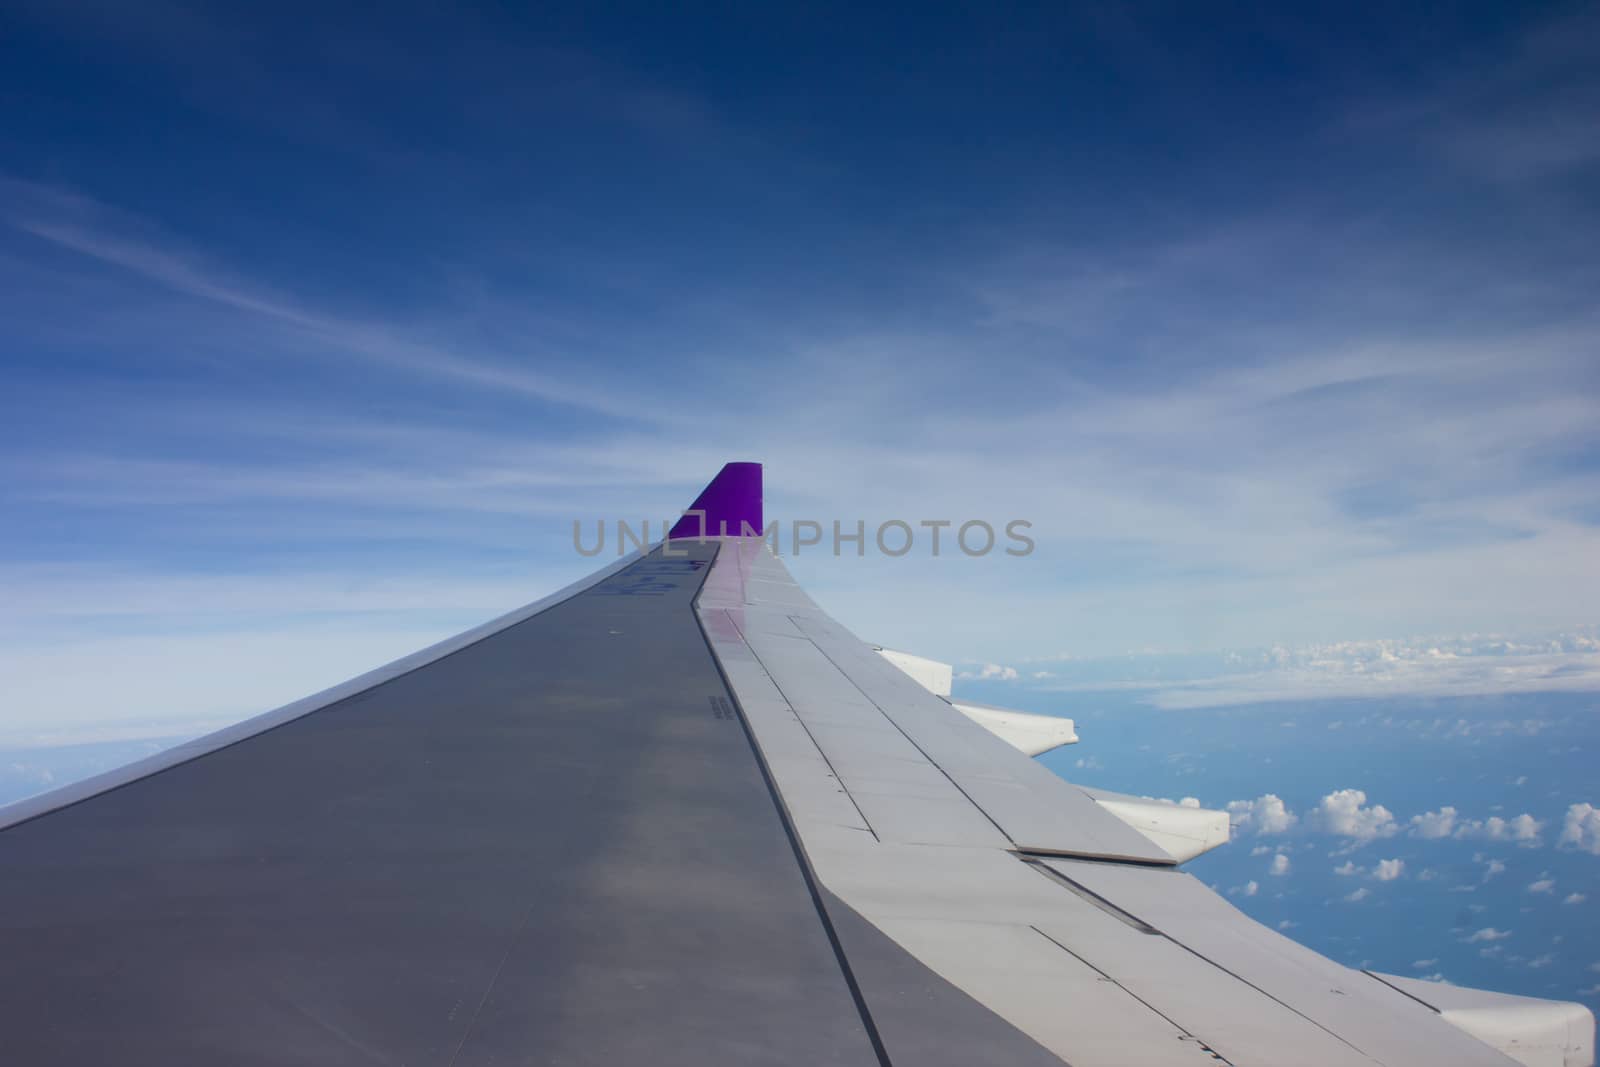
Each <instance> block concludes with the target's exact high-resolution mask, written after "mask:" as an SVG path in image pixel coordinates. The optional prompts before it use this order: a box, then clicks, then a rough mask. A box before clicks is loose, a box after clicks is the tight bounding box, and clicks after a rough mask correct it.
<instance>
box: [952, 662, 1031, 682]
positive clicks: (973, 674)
mask: <svg viewBox="0 0 1600 1067" xmlns="http://www.w3.org/2000/svg"><path fill="white" fill-rule="evenodd" d="M956 677H958V678H966V679H969V680H972V681H980V682H1014V681H1016V680H1017V678H1018V674H1017V669H1016V668H1015V667H1007V666H1005V665H1004V664H1000V663H985V664H984V665H983V666H982V667H979V668H978V669H977V670H976V671H962V672H960V673H959V674H957V675H956Z"/></svg>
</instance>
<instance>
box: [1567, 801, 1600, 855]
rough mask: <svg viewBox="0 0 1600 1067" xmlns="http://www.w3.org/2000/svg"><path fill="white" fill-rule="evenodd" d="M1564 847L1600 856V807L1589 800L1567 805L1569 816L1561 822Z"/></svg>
mask: <svg viewBox="0 0 1600 1067" xmlns="http://www.w3.org/2000/svg"><path fill="white" fill-rule="evenodd" d="M1557 844H1558V845H1559V846H1560V847H1562V848H1578V849H1582V850H1583V851H1585V852H1593V853H1594V854H1595V855H1597V856H1600V808H1597V807H1595V806H1594V805H1593V804H1589V803H1587V802H1585V803H1582V804H1571V805H1568V807H1567V817H1566V819H1565V820H1564V821H1563V822H1562V824H1561V839H1560V841H1558V842H1557Z"/></svg>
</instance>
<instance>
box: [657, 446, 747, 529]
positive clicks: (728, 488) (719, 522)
mask: <svg viewBox="0 0 1600 1067" xmlns="http://www.w3.org/2000/svg"><path fill="white" fill-rule="evenodd" d="M689 511H691V512H704V513H705V515H704V525H702V524H701V522H702V517H701V516H700V515H698V514H686V515H684V517H683V518H681V519H679V520H678V521H677V522H676V523H674V524H673V527H672V532H671V533H669V534H667V539H668V540H669V541H670V540H673V539H687V538H695V537H701V536H705V537H719V536H725V537H743V536H746V535H747V531H748V536H751V537H760V536H761V464H759V463H727V464H724V465H723V468H722V469H721V470H720V471H718V472H717V476H716V477H715V478H713V479H711V484H710V485H708V486H706V487H705V488H704V489H702V490H700V495H699V496H697V497H695V498H694V503H693V504H692V505H691V506H690V507H689Z"/></svg>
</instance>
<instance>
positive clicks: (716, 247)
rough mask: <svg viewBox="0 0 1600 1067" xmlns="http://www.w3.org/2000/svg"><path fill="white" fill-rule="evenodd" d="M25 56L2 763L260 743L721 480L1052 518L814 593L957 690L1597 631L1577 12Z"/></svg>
mask: <svg viewBox="0 0 1600 1067" xmlns="http://www.w3.org/2000/svg"><path fill="white" fill-rule="evenodd" d="M5 19H6V27H5V32H4V33H0V100H3V101H4V105H5V111H6V114H7V122H6V123H5V124H4V127H3V130H0V321H3V322H4V324H5V326H4V333H3V335H0V337H3V343H0V359H3V361H4V370H5V382H6V388H5V389H4V390H3V392H0V508H3V509H4V513H5V517H6V521H5V523H4V524H3V525H0V560H3V563H0V580H3V581H4V583H5V586H6V589H7V593H8V595H7V596H6V597H5V598H4V601H5V603H4V606H3V607H0V637H4V638H5V639H6V643H5V648H6V649H7V651H6V652H4V653H0V655H3V656H4V657H5V666H6V669H7V672H8V674H9V675H10V677H11V678H12V679H13V682H12V684H13V686H14V687H15V691H14V693H13V695H12V697H11V698H10V700H9V701H8V703H10V704H11V705H12V707H13V708H14V709H15V710H12V711H11V712H10V715H11V717H12V721H13V723H18V724H20V723H21V722H22V720H24V719H26V720H28V727H29V728H30V729H31V728H32V727H33V726H34V725H40V724H43V725H50V726H52V727H53V726H55V725H62V724H64V725H66V726H68V727H73V728H75V726H74V724H77V723H90V722H94V721H98V720H100V719H102V718H106V717H118V716H121V717H127V718H131V719H147V720H152V721H154V720H168V719H173V718H183V717H186V716H187V717H191V718H193V717H205V716H219V717H223V718H226V717H232V716H236V715H240V714H244V713H246V712H248V711H250V710H253V709H255V708H258V707H260V706H262V705H263V704H269V703H273V702H276V701H280V700H288V699H292V698H293V697H295V696H297V695H299V694H300V693H302V692H304V691H305V690H306V689H308V688H315V687H317V686H319V685H322V684H328V683H331V682H333V681H337V680H339V679H341V678H343V677H345V676H347V675H348V674H350V673H353V672H354V671H356V670H358V669H360V668H364V667H367V666H371V665H373V664H375V663H377V662H381V661H383V660H386V659H388V658H392V657H393V656H396V655H399V654H402V653H403V652H405V651H408V650H409V649H411V648H412V647H415V646H416V645H417V644H419V643H423V642H425V641H427V640H429V639H431V638H434V637H437V636H441V635H443V634H446V633H450V632H454V631H457V630H459V629H461V628H463V627H465V626H467V625H470V624H472V623H474V622H476V621H478V620H480V619H482V618H484V617H486V616H488V615H491V614H494V613H497V612H499V611H501V610H504V609H506V608H509V607H512V606H515V605H516V604H519V603H522V602H524V601H526V600H528V599H531V598H532V597H534V596H536V595H538V594H540V593H542V592H543V591H545V590H547V589H550V588H554V587H557V586H559V585H560V584H563V583H564V582H565V581H567V580H569V579H570V578H572V577H574V576H576V575H577V574H580V573H582V572H584V571H586V570H587V569H589V563H588V561H586V560H583V559H581V558H579V557H577V556H576V554H575V553H574V552H573V551H572V550H571V548H570V545H571V540H572V538H571V533H570V528H571V523H572V521H573V520H574V519H576V518H580V517H582V518H585V519H593V518H601V517H604V518H613V519H614V518H628V519H633V520H635V521H637V520H639V519H642V518H644V517H657V518H660V517H665V516H666V515H669V514H672V513H673V512H675V511H676V509H678V508H679V507H682V506H683V504H684V503H685V502H686V501H687V500H689V499H691V498H692V495H693V493H694V491H695V490H696V488H698V486H699V485H700V484H701V483H702V482H703V481H704V480H705V479H706V478H707V477H708V476H709V474H710V473H711V472H712V471H714V470H715V469H716V467H717V466H718V465H719V464H720V463H721V462H723V461H724V460H726V459H730V458H742V459H758V460H763V461H765V462H766V463H767V465H768V486H769V491H768V495H769V511H770V512H771V513H772V514H774V515H776V516H779V517H783V518H790V519H793V518H802V517H803V518H814V519H818V520H821V521H823V522H825V523H826V522H828V521H829V520H831V519H834V518H838V519H842V520H843V521H845V522H846V523H847V524H848V523H850V522H851V521H852V520H854V519H855V518H858V517H860V518H864V519H866V520H867V521H868V522H870V523H876V522H879V521H882V520H884V519H887V518H901V519H904V520H908V521H911V522H913V523H915V522H918V521H921V520H925V519H926V520H931V519H939V518H950V519H954V520H957V521H960V520H962V519H964V518H982V519H985V520H987V521H992V522H995V523H996V524H999V523H1002V522H1005V521H1009V520H1011V519H1014V518H1022V519H1026V520H1028V521H1030V522H1032V523H1033V536H1034V537H1035V538H1036V540H1037V543H1038V545H1039V548H1038V551H1037V552H1035V553H1034V555H1033V556H1031V557H1029V558H1027V559H1025V560H1016V559H1011V558H1007V557H1004V556H994V557H986V558H983V559H976V560H969V559H965V558H960V557H957V558H941V559H937V560H936V559H932V558H931V557H930V556H928V555H927V554H926V553H925V552H923V551H920V550H919V551H917V552H914V553H913V554H912V555H910V556H908V557H906V558H904V559H899V560H888V559H884V558H882V557H874V556H869V557H868V558H866V559H863V560H858V559H855V558H853V557H849V556H847V557H846V558H844V559H842V560H836V559H833V558H830V557H828V556H826V555H821V554H814V555H811V556H803V557H801V558H797V559H795V560H794V561H793V565H794V567H795V569H796V571H797V574H798V576H799V577H800V578H801V580H802V581H803V582H804V583H805V584H806V585H807V586H808V588H811V589H812V590H813V591H815V592H816V593H817V594H818V595H819V596H820V597H821V598H822V599H823V601H824V602H825V603H826V604H828V605H829V607H830V608H831V609H832V610H834V611H835V612H836V613H837V614H838V615H839V616H840V617H841V618H842V619H844V620H845V621H846V622H848V623H849V624H850V625H852V626H853V627H855V628H856V629H857V630H858V631H860V632H861V633H863V635H865V636H867V637H869V638H871V639H875V640H878V641H881V642H884V643H888V644H892V645H897V646H900V647H908V648H912V649H916V650H918V651H921V652H924V653H927V654H931V655H935V656H941V657H944V658H947V659H952V660H960V661H963V662H986V661H993V662H998V663H1002V664H1010V663H1012V662H1013V661H1016V660H1025V659H1037V658H1043V657H1062V656H1072V657H1084V656H1088V657H1104V656H1118V655H1121V654H1123V653H1126V652H1128V651H1138V650H1153V651H1156V652H1160V653H1164V654H1178V655H1189V654H1195V653H1219V652H1222V651H1224V650H1228V649H1259V648H1271V647H1274V646H1292V647H1301V646H1306V645H1317V646H1321V645H1326V644H1329V643H1340V642H1349V641H1372V640H1379V639H1387V640H1395V639H1404V638H1412V637H1415V636H1416V635H1446V636H1455V635H1462V634H1485V633H1490V634H1504V633H1510V634H1516V635H1527V634H1534V635H1543V634H1549V633H1568V632H1573V631H1574V630H1575V629H1581V628H1582V627H1585V626H1591V625H1592V624H1593V623H1594V622H1595V621H1596V620H1595V618H1594V610H1593V606H1594V604H1596V603H1597V602H1600V529H1597V523H1600V511H1597V510H1596V505H1595V500H1596V499H1597V495H1596V488H1597V467H1600V431H1597V429H1596V427H1597V426H1600V419H1597V418H1596V415H1597V413H1600V388H1597V387H1600V380H1597V379H1600V371H1597V368H1600V360H1597V359H1596V351H1595V349H1596V345H1595V339H1596V322H1595V307H1594V302H1593V299H1592V294H1593V293H1594V292H1595V291H1597V289H1600V285H1597V283H1600V277H1597V274H1600V271H1597V267H1600V257H1597V255H1596V253H1595V251H1594V242H1593V240H1592V235H1593V233H1594V232H1595V229H1596V225H1595V224H1596V221H1597V220H1596V214H1597V206H1600V205H1597V202H1596V197H1595V192H1594V191H1595V189H1597V188H1600V184H1597V183H1596V182H1595V180H1594V179H1595V177H1596V171H1597V169H1600V142H1597V138H1596V135H1595V131H1594V126H1593V114H1594V112H1595V102H1596V98H1597V95H1600V80H1597V78H1596V75H1595V71H1596V70H1597V69H1600V64H1597V63H1596V62H1595V60H1596V58H1597V57H1600V29H1597V27H1600V20H1596V18H1595V17H1594V15H1593V12H1592V9H1585V8H1584V7H1582V6H1580V5H1570V6H1562V5H1553V6H1548V7H1539V6H1528V5H1519V6H1517V7H1515V8H1512V7H1510V6H1507V5H1452V6H1451V7H1450V9H1449V10H1447V11H1424V10H1422V9H1417V10H1415V11H1409V12H1408V11H1403V10H1395V9H1393V8H1392V6H1388V5H1360V4H1357V5H1343V6H1341V7H1340V8H1339V9H1338V10H1337V11H1326V12H1321V13H1318V14H1316V15H1315V16H1311V17H1308V16H1306V15H1304V14H1295V15H1290V14H1289V13H1287V12H1285V11H1280V10H1277V9H1275V8H1273V7H1271V6H1270V5H1262V6H1259V7H1255V8H1251V7H1243V6H1242V7H1240V8H1237V9H1235V10H1234V11H1233V12H1232V13H1231V14H1230V15H1229V16H1228V17H1218V16H1217V15H1216V13H1215V12H1214V11H1212V10H1210V9H1207V10H1205V11H1200V10H1199V9H1194V8H1192V6H1188V5H1171V6H1158V5H1152V6H1147V7H1141V8H1140V9H1138V11H1136V12H1135V11H1132V10H1126V9H1124V10H1108V9H1105V8H1104V7H1103V6H1101V5H1085V6H1083V7H1077V8H1074V7H1071V6H1060V7H1057V8H1055V9H1053V10H1051V11H1049V12H1040V11H1034V10H1023V9H1021V8H1011V9H1000V8H993V9H985V10H983V11H971V10H958V9H948V10H934V9H919V10H918V11H917V12H916V13H915V14H914V15H910V14H906V13H892V12H889V11H887V10H885V11H882V12H878V13H871V12H863V11H861V10H859V9H858V8H855V7H849V8H846V7H838V8H826V7H820V6H807V8H806V9H805V10H804V11H799V10H795V11H788V12H781V11H775V10H773V9H772V8H771V7H770V5H762V6H761V7H759V8H752V9H745V10H723V9H715V10H713V9H711V8H703V9H693V10H682V9H673V10H671V11H670V12H669V11H667V10H666V9H660V10H657V9H655V8H652V7H649V6H643V5H641V6H637V7H631V8H630V7H626V6H621V7H610V8H607V9H605V10H604V11H596V10H588V9H584V10H574V11H569V12H566V13H560V12H552V11H548V10H541V11H540V12H539V13H538V14H537V15H535V14H530V13H517V12H513V11H509V10H504V9H499V8H479V9H475V10H463V9H461V8H459V7H456V6H449V7H446V6H443V5H440V6H434V7H430V6H428V5H416V6H412V5H406V6H403V7H402V8H397V9H389V10H386V11H385V13H384V16H383V18H382V19H379V20H374V19H373V18H372V17H371V16H370V14H369V13H366V12H354V11H350V12H344V11H338V10H329V9H326V8H322V7H317V8H282V9H273V10H271V11H260V12H257V13H255V14H254V15H252V16H251V17H250V18H249V19H247V20H241V19H240V18H238V17H237V16H235V15H229V14H226V13H223V12H222V11H220V10H218V9H208V8H205V7H203V6H202V7H198V8H196V7H193V6H189V5H183V6H179V5H161V4H151V5H140V6H139V7H138V9H137V10H136V11H135V10H134V9H131V8H127V7H126V6H125V5H114V4H108V5H96V4H89V5H71V4H69V5H59V4H50V5H43V4H40V5H30V4H21V5H12V6H11V7H10V8H9V9H8V13H7V15H6V16H5ZM86 663H92V664H95V668H94V669H93V670H83V669H81V665H83V664H86ZM264 664H265V665H264ZM1592 664H1593V658H1592V657H1589V658H1587V659H1585V660H1584V665H1583V666H1582V670H1583V671H1587V670H1589V669H1590V667H1592ZM1560 666H1561V665H1560V664H1556V665H1552V666H1550V668H1549V670H1556V669H1557V668H1558V667H1560ZM64 675H65V676H68V677H70V678H72V679H73V681H72V682H71V683H70V684H67V685H63V684H62V683H61V679H62V677H63V676H64ZM35 720H37V722H36V721H35ZM41 728H42V726H41Z"/></svg>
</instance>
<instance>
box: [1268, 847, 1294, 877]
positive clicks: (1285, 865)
mask: <svg viewBox="0 0 1600 1067" xmlns="http://www.w3.org/2000/svg"><path fill="white" fill-rule="evenodd" d="M1267 873H1268V874H1271V875H1278V876H1282V875H1285V874H1288V873H1289V857H1288V856H1286V855H1284V854H1283V853H1282V852H1280V853H1278V854H1277V855H1276V856H1273V857H1272V863H1271V865H1269V866H1268V867H1267Z"/></svg>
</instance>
